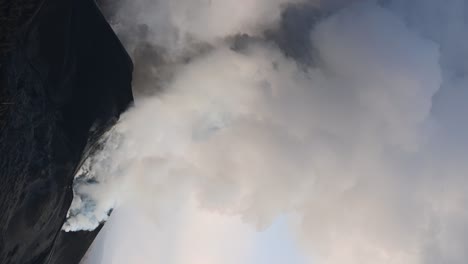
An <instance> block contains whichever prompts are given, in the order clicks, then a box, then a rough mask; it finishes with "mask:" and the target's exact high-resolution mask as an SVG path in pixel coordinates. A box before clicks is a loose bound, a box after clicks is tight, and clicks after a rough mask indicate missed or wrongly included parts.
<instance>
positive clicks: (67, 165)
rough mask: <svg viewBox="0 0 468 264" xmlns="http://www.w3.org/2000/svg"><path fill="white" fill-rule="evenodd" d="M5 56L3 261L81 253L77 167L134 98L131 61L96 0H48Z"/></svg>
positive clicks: (56, 259)
mask: <svg viewBox="0 0 468 264" xmlns="http://www.w3.org/2000/svg"><path fill="white" fill-rule="evenodd" d="M12 1H14V0H12ZM38 2H39V3H38V4H37V5H35V7H36V8H35V10H34V12H30V13H31V16H30V18H29V19H28V20H27V21H26V23H24V24H22V25H21V27H19V28H18V29H17V30H16V31H15V34H14V38H12V39H11V40H10V43H12V45H11V49H10V50H9V51H8V52H7V53H5V54H2V56H1V60H0V85H1V86H0V88H1V89H0V103H1V104H2V107H0V112H1V114H0V124H1V125H0V263H2V264H7V263H8V264H9V263H21V264H23V263H24V264H29V263H31V264H32V263H34V264H42V263H48V264H49V263H50V264H52V263H53V264H56V263H57V264H64V263H66V264H73V263H79V261H80V260H81V258H82V257H83V255H84V253H85V252H86V250H87V248H88V247H89V245H90V244H91V242H92V241H93V239H94V237H95V236H96V234H97V232H98V230H96V231H94V232H77V233H65V232H63V231H61V227H62V225H63V223H64V221H65V217H66V213H67V211H68V208H69V207H70V204H71V201H72V198H73V191H72V183H73V177H74V174H75V172H76V170H77V169H78V167H79V165H80V163H81V162H82V161H83V160H84V158H85V157H86V155H87V153H89V152H90V151H92V149H93V147H94V146H95V145H96V142H97V140H98V139H99V137H100V136H101V135H102V134H103V133H104V132H105V131H106V130H107V129H109V128H110V126H112V125H113V124H114V123H115V121H116V120H117V119H118V117H119V115H120V113H122V112H123V111H125V109H126V108H127V107H128V106H129V104H130V103H131V102H132V100H133V97H132V92H131V79H132V68H133V66H132V62H131V60H130V58H129V56H128V54H127V53H126V51H125V49H124V48H123V46H122V45H121V43H120V41H119V40H118V38H117V37H116V35H115V34H114V32H113V31H112V29H111V27H110V26H109V24H108V23H107V22H106V20H105V19H104V17H103V15H102V14H101V12H100V10H99V8H98V7H97V6H96V3H95V2H94V1H93V0H42V1H38Z"/></svg>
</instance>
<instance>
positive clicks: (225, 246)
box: [63, 0, 468, 264]
mask: <svg viewBox="0 0 468 264" xmlns="http://www.w3.org/2000/svg"><path fill="white" fill-rule="evenodd" d="M103 12H104V13H105V14H106V16H107V17H108V19H109V21H110V23H111V25H112V27H113V29H114V30H115V31H116V33H117V35H118V36H119V38H120V39H121V40H122V42H123V43H124V45H125V47H126V48H127V51H128V52H129V54H130V56H131V57H132V59H133V61H134V73H133V92H134V96H135V102H134V105H133V106H132V107H131V108H130V109H129V110H127V111H126V112H125V113H124V114H123V115H122V116H121V117H120V120H119V121H118V123H117V124H116V126H114V127H113V128H112V129H111V130H110V131H108V132H107V133H106V135H105V136H104V137H103V139H102V141H101V148H100V149H99V150H98V151H96V152H95V153H94V154H92V155H91V156H90V157H89V158H88V159H87V160H86V161H85V162H84V164H83V165H82V167H81V169H80V171H78V173H77V175H76V177H75V183H74V200H73V203H72V207H71V208H70V211H69V213H68V220H67V222H66V223H65V225H64V226H63V229H64V230H65V231H78V230H93V229H95V228H97V227H98V225H99V223H101V222H103V221H107V220H108V223H107V224H106V225H105V227H104V229H103V231H102V232H101V233H100V234H99V236H98V239H97V240H96V241H95V242H94V244H93V246H92V248H91V249H90V250H89V251H88V254H87V257H86V258H85V259H84V260H83V262H82V263H83V264H108V263H112V264H121V263H122V264H123V263H135V264H137V263H138V264H150V263H151V264H153V263H164V264H220V263H224V264H239V263H244V264H271V263H273V264H280V263H281V264H285V263H290V264H384V263H389V264H390V263H391V264H465V263H467V262H468V203H467V202H468V178H467V173H468V163H467V162H466V159H467V157H468V136H467V135H468V124H467V123H466V114H467V113H468V104H467V100H468V2H466V1H465V0H450V1H440V0H382V1H377V0H375V1H372V0H369V1H364V0H362V1H360V0H355V1H352V0H348V1H346V0H333V1H332V0H321V1H319V0H297V1H294V0H293V1H288V0H119V1H114V2H112V3H109V4H108V5H107V8H104V9H103ZM111 210H112V215H111V217H110V218H109V219H107V218H108V215H109V212H110V211H111Z"/></svg>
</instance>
